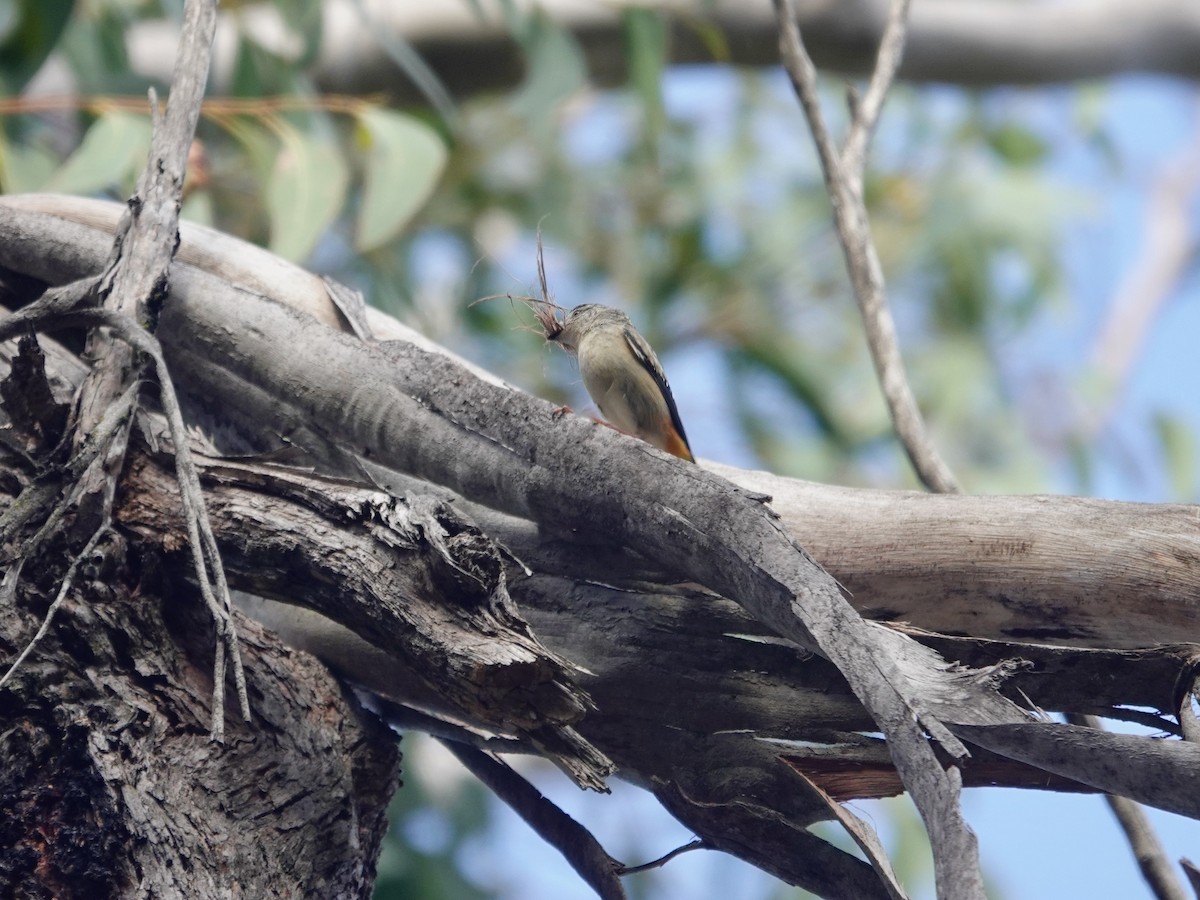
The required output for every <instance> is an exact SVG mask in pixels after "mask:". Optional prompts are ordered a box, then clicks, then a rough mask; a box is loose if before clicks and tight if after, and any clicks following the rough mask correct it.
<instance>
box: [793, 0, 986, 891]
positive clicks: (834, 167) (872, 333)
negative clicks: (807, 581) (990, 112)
mask: <svg viewBox="0 0 1200 900" xmlns="http://www.w3.org/2000/svg"><path fill="white" fill-rule="evenodd" d="M774 3H775V11H776V17H777V19H778V21H779V29H780V53H781V56H782V59H783V64H784V68H785V69H786V71H787V73H788V77H789V78H790V79H791V82H792V86H793V88H794V89H795V92H796V95H797V97H798V98H799V100H800V105H801V107H802V108H803V110H804V114H805V117H806V118H807V119H808V123H809V127H810V129H811V130H812V133H813V139H814V141H815V142H816V145H817V152H818V156H819V158H820V160H821V168H822V171H823V173H824V177H825V185H826V188H827V190H828V192H829V197H830V200H831V202H832V206H833V214H834V223H835V228H836V230H837V234H838V240H839V241H840V243H841V245H842V252H843V254H844V256H845V258H846V267H847V270H848V272H849V275H850V281H851V283H852V284H853V286H854V295H855V298H856V299H857V301H858V308H859V313H860V315H861V317H862V320H863V328H864V331H865V333H866V336H867V345H868V347H869V348H870V352H871V359H872V362H873V363H874V365H875V373H876V376H877V377H878V379H879V383H880V386H881V388H882V390H883V395H884V399H885V400H886V401H887V405H888V411H889V414H890V415H891V418H892V423H893V425H894V427H895V429H896V435H897V437H898V438H899V439H900V443H901V445H902V446H903V447H904V449H905V452H906V453H907V454H908V458H909V460H910V462H911V463H912V465H913V468H914V469H915V470H916V472H917V476H918V477H919V478H920V479H921V481H922V482H923V483H924V484H925V486H926V487H928V488H929V489H930V490H932V491H936V492H938V493H956V492H958V490H959V487H958V482H957V481H956V480H955V478H954V475H953V473H952V472H951V471H950V469H949V467H948V466H947V465H946V463H945V462H944V461H943V460H942V458H941V456H940V454H939V453H938V451H937V448H936V447H935V446H934V444H933V441H932V440H931V438H930V437H929V434H928V431H927V429H926V427H925V423H924V420H923V419H922V417H921V412H920V410H919V409H918V407H917V403H916V399H915V398H914V397H913V393H912V389H911V387H910V386H909V383H908V377H907V374H906V372H905V368H904V360H903V358H902V356H901V355H900V347H899V340H898V338H897V335H896V325H895V321H894V320H893V319H892V315H891V311H890V310H889V308H888V305H887V297H886V293H885V286H884V278H883V268H882V266H881V264H880V262H879V255H878V253H877V252H876V250H875V245H874V242H873V241H872V239H871V233H870V227H869V224H868V221H867V211H866V204H865V202H864V200H863V190H862V184H863V167H864V164H865V157H866V149H867V146H868V143H869V141H870V136H871V132H872V131H873V129H874V126H875V123H876V121H877V120H878V117H879V113H880V110H881V109H882V106H883V100H884V98H885V96H886V94H887V89H888V86H889V85H890V84H891V80H892V77H893V76H894V74H895V71H896V68H897V66H898V65H899V61H900V56H901V51H902V49H903V46H904V31H905V21H906V19H905V16H906V13H907V10H908V5H909V0H893V2H892V12H891V15H890V16H889V19H888V25H887V30H886V32H885V35H884V38H883V41H882V43H881V45H880V48H879V54H878V58H877V60H876V65H875V71H874V74H873V75H872V78H871V82H870V86H869V87H868V90H867V95H866V96H865V97H863V98H861V99H857V98H854V99H852V103H851V110H852V124H851V126H850V133H849V137H848V138H847V141H846V145H845V148H844V150H843V152H842V153H841V154H839V153H838V152H837V150H836V148H835V147H834V142H833V138H832V137H831V136H830V133H829V129H828V127H827V126H826V123H825V118H824V115H823V114H822V112H821V103H820V97H819V95H818V92H817V73H816V67H815V66H814V65H813V62H812V60H811V58H810V57H809V56H808V53H807V51H806V50H805V48H804V43H803V41H802V39H801V37H800V29H799V27H798V25H797V23H796V16H795V10H794V8H793V6H792V3H791V0H774ZM880 724H881V725H885V724H886V723H884V722H883V721H882V720H880ZM885 732H886V733H887V737H888V748H889V751H890V753H891V754H892V757H893V760H894V762H895V764H896V769H897V772H899V774H900V777H901V780H902V781H903V783H904V785H905V787H906V789H907V790H908V791H909V794H910V796H911V797H912V799H913V802H914V803H915V804H916V806H917V809H918V810H919V811H920V813H921V816H922V819H923V820H924V822H925V827H926V829H927V831H928V833H929V839H930V844H931V846H932V848H933V858H934V870H935V876H936V880H937V886H938V895H939V896H955V897H964V898H965V897H979V898H982V897H983V896H984V890H983V876H982V874H981V872H980V868H979V847H978V843H977V841H976V840H975V836H974V834H973V833H972V832H971V830H970V828H968V827H967V824H966V822H965V821H963V818H962V809H961V788H962V778H961V773H960V772H959V770H958V769H957V768H955V767H951V768H950V769H948V770H946V771H945V772H944V773H943V772H942V771H941V770H940V767H938V765H937V764H936V763H932V767H931V760H930V759H929V758H928V757H927V756H925V755H924V754H921V753H920V752H919V750H918V748H917V747H916V746H915V745H912V744H910V743H909V742H907V741H901V740H900V738H901V736H902V732H899V731H898V730H896V731H893V730H891V729H888V728H886V727H885ZM935 736H936V735H935ZM934 769H936V771H934ZM943 776H944V777H943ZM864 831H866V832H867V833H869V829H865V828H864Z"/></svg>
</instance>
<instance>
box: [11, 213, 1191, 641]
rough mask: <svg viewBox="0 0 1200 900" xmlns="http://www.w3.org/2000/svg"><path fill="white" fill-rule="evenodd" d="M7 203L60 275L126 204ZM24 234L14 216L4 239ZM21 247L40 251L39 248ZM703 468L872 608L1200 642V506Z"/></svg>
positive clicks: (287, 279) (944, 626)
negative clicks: (764, 508) (740, 491)
mask: <svg viewBox="0 0 1200 900" xmlns="http://www.w3.org/2000/svg"><path fill="white" fill-rule="evenodd" d="M6 207H7V208H10V209H12V210H14V211H17V210H20V211H24V212H28V213H34V214H36V215H37V216H40V217H45V220H46V221H45V223H44V226H45V227H44V228H42V229H41V231H40V232H38V231H37V230H36V229H35V228H34V227H33V224H34V223H33V222H32V221H30V220H22V228H23V229H24V231H23V234H24V235H25V237H26V238H27V239H29V240H38V241H43V242H45V245H46V252H45V253H44V254H42V256H43V257H44V258H45V259H48V260H53V261H54V264H53V266H50V267H47V269H45V270H43V271H41V272H31V273H30V274H34V275H36V276H38V277H43V278H47V279H50V280H54V281H56V282H62V281H66V280H71V279H73V278H77V277H82V276H83V275H84V274H86V273H88V272H90V271H93V269H92V268H91V267H90V266H92V265H94V262H93V259H94V253H92V252H84V247H83V245H84V244H87V243H88V238H87V235H86V233H84V234H81V235H80V236H79V237H78V238H76V239H74V240H73V241H71V242H67V243H66V245H64V243H63V242H62V241H61V238H58V237H56V234H55V232H56V228H57V227H58V226H57V225H56V223H55V221H54V220H62V221H70V222H76V223H79V224H82V225H86V226H87V227H88V228H89V230H92V229H94V232H93V233H92V235H91V240H93V241H94V242H97V244H101V245H102V244H103V242H105V241H107V240H108V239H109V238H108V237H107V232H108V231H109V230H111V229H112V228H113V227H115V225H116V222H117V220H118V218H119V213H120V206H119V205H117V204H113V203H106V202H103V201H95V200H86V199H83V198H75V197H62V196H58V195H15V196H10V197H0V210H2V209H4V208H6ZM58 224H61V222H60V223H58ZM181 229H182V233H183V237H184V244H183V246H182V247H181V251H180V259H181V260H183V261H184V262H185V263H186V264H187V265H189V266H191V265H196V266H200V267H203V268H202V271H214V272H216V273H217V274H220V275H222V276H223V277H228V278H230V279H233V280H235V281H237V282H238V283H245V284H248V285H250V286H252V288H253V289H255V290H258V291H261V292H262V293H263V294H264V296H268V297H272V298H273V299H276V300H278V301H279V302H282V303H286V304H287V305H289V306H292V307H293V308H296V309H299V310H301V311H303V312H306V313H308V314H309V315H312V316H314V317H316V318H317V319H319V320H320V321H323V322H326V323H327V324H329V325H332V326H335V327H339V328H341V327H343V324H344V323H343V321H342V319H341V314H340V313H338V311H337V309H336V307H335V306H334V305H333V303H332V302H331V300H330V299H329V295H328V291H327V290H326V289H325V287H324V285H323V284H322V282H321V281H320V279H318V278H316V277H315V276H313V275H311V274H310V273H308V272H305V271H304V270H303V269H300V268H299V267H297V266H293V265H291V264H289V263H285V262H283V261H281V260H279V259H278V258H277V257H275V256H273V255H272V254H269V253H267V252H266V251H264V250H262V249H261V248H258V247H254V246H253V245H250V244H247V243H246V242H244V241H240V240H238V239H236V238H233V237H230V236H229V235H225V234H222V233H220V232H216V231H213V230H212V229H207V228H203V227H202V226H198V225H194V224H190V223H183V224H182V226H181ZM10 234H11V231H10V230H9V229H7V228H6V226H5V223H4V222H2V221H0V235H3V237H4V240H5V242H6V244H5V246H6V247H7V246H8V244H7V241H8V239H9V237H10ZM74 244H78V245H79V246H74ZM9 249H11V248H9ZM0 252H8V251H7V250H3V249H0ZM22 256H23V258H26V259H28V258H38V254H37V253H36V252H32V251H26V252H25V253H23V254H22ZM368 314H369V316H370V321H371V325H372V328H373V329H375V331H376V333H377V334H378V335H379V336H380V337H383V338H395V339H398V340H407V341H412V342H414V343H417V344H418V345H420V346H423V347H425V348H432V349H435V350H438V351H439V352H441V353H443V354H445V355H448V356H449V355H450V354H448V353H446V351H444V350H442V349H441V348H440V347H438V346H437V345H436V344H433V343H432V342H430V341H429V340H428V339H427V338H424V337H423V336H421V335H419V334H418V333H417V332H414V331H413V330H412V329H409V328H407V327H406V326H403V325H401V324H400V323H398V322H396V321H395V320H394V319H391V318H390V317H388V316H386V315H384V314H382V313H380V312H379V311H377V310H373V309H369V310H368ZM451 358H455V357H453V356H451ZM455 359H457V358H455ZM457 361H459V362H462V360H457ZM466 365H468V367H469V368H471V370H472V372H474V373H475V374H477V375H480V374H481V370H479V369H478V367H474V366H470V365H469V364H466ZM483 374H486V373H483ZM487 378H488V380H489V381H491V382H492V383H496V384H498V383H502V382H500V380H499V379H496V378H495V376H487ZM701 465H703V466H705V467H706V468H709V469H711V470H712V471H714V472H716V473H718V474H720V475H722V476H724V477H726V478H728V479H729V480H731V481H733V482H734V483H736V484H739V485H742V486H743V487H746V488H747V489H751V490H756V491H761V492H762V493H764V494H768V495H770V496H771V497H772V498H773V499H772V502H771V506H772V508H773V509H775V510H776V511H777V512H778V513H779V514H780V516H781V517H782V521H783V522H784V524H786V526H787V527H788V529H789V530H790V532H791V533H792V534H793V536H794V537H795V538H796V540H797V541H799V542H800V543H801V544H802V545H803V546H804V547H805V548H806V549H808V550H809V552H810V553H812V555H813V556H814V558H816V560H817V561H818V562H820V563H821V564H822V565H823V566H824V567H825V568H826V569H827V570H828V571H829V572H830V573H831V574H832V575H833V576H834V577H835V578H836V579H837V580H838V581H839V582H840V583H841V584H842V585H843V586H845V587H846V588H847V590H849V591H850V594H851V602H852V603H853V604H854V605H855V607H856V608H857V609H859V610H860V611H861V612H862V613H863V614H864V615H866V616H868V617H871V618H876V619H881V620H885V621H906V622H910V623H912V624H914V625H916V626H919V627H921V628H924V629H927V630H929V631H937V632H941V633H946V634H961V635H971V636H974V637H981V638H989V639H995V640H1011V641H1028V642H1039V643H1047V644H1065V645H1075V646H1091V647H1109V648H1138V647H1152V646H1155V645H1158V644H1174V643H1184V642H1189V641H1200V599H1198V598H1200V507H1196V506H1189V505H1179V504H1138V503H1124V502H1117V501H1106V500H1095V499H1084V498H1075V497H1049V496H1034V497H1019V496H1018V497H1012V496H1008V497H1006V496H990V497H979V496H932V495H928V494H921V493H918V492H913V491H881V490H869V489H859V488H846V487H838V486H833V485H823V484H817V483H814V482H805V481H800V480H797V479H790V478H783V477H781V476H778V475H773V474H771V473H767V472H758V471H751V470H742V469H736V468H733V467H731V466H725V465H721V464H718V463H713V462H711V461H701Z"/></svg>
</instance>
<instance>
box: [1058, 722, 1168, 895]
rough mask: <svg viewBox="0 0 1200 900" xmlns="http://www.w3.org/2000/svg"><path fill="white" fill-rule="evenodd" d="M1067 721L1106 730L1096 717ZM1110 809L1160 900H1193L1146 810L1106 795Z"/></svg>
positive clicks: (1135, 804) (1125, 799)
mask: <svg viewBox="0 0 1200 900" xmlns="http://www.w3.org/2000/svg"><path fill="white" fill-rule="evenodd" d="M1067 721H1068V722H1070V723H1072V724H1073V725H1083V726H1086V727H1088V728H1095V729H1098V730H1100V731H1103V730H1104V725H1103V724H1102V723H1101V721H1100V720H1099V719H1098V718H1096V717H1095V716H1088V715H1078V714H1071V715H1068V716H1067ZM1104 799H1105V800H1106V801H1107V802H1108V808H1109V809H1111V810H1112V814H1113V816H1114V817H1115V818H1116V820H1117V824H1118V825H1120V826H1121V831H1123V832H1124V833H1125V839H1126V840H1127V841H1129V848H1130V849H1131V850H1132V851H1133V855H1134V857H1135V858H1136V859H1137V863H1138V868H1140V869H1141V870H1142V877H1143V878H1145V879H1146V884H1147V885H1149V887H1150V890H1151V891H1152V892H1153V893H1154V896H1155V897H1157V898H1158V900H1189V897H1188V893H1187V891H1186V890H1185V889H1184V886H1183V883H1182V882H1181V881H1180V880H1179V876H1178V875H1176V873H1175V869H1174V867H1173V866H1172V865H1171V861H1170V860H1169V859H1168V858H1167V852H1166V849H1165V848H1164V847H1163V845H1162V843H1161V842H1160V841H1159V839H1158V836H1157V835H1156V834H1155V833H1154V828H1153V827H1152V826H1151V825H1150V820H1149V819H1147V818H1146V814H1145V813H1144V812H1142V808H1141V807H1140V806H1139V805H1138V804H1137V803H1135V802H1134V801H1132V800H1130V799H1129V798H1128V797H1118V796H1116V795H1114V794H1105V795H1104Z"/></svg>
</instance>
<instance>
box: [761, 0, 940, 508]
mask: <svg viewBox="0 0 1200 900" xmlns="http://www.w3.org/2000/svg"><path fill="white" fill-rule="evenodd" d="M908 2H909V0H894V2H893V7H892V14H891V16H890V17H889V19H888V31H887V34H886V35H885V39H884V42H883V44H882V45H881V46H880V52H879V58H878V65H877V70H876V73H875V75H874V76H873V77H872V79H871V85H870V87H869V89H868V93H867V96H866V97H865V98H863V100H862V101H861V102H860V103H858V104H856V106H857V110H856V113H855V115H854V121H853V122H852V124H851V128H850V137H849V139H848V140H847V143H846V149H845V151H844V152H843V153H841V154H839V153H838V151H837V149H836V147H835V146H834V143H833V138H832V137H831V136H830V134H829V129H828V127H827V126H826V124H825V117H824V115H823V114H822V112H821V102H820V97H819V95H818V91H817V70H816V67H815V66H814V65H813V62H812V59H810V58H809V56H808V53H807V51H806V50H805V49H804V42H803V40H802V39H801V37H800V29H799V27H798V26H797V24H796V17H795V12H794V10H793V8H792V4H791V2H790V0H775V9H776V13H777V15H778V18H779V28H780V53H781V55H782V58H783V65H784V68H785V69H786V70H787V73H788V77H789V78H790V79H791V82H792V87H793V88H794V90H795V92H796V96H797V97H798V98H799V100H800V105H801V107H802V108H803V110H804V115H805V117H806V118H807V119H808V124H809V128H810V129H811V131H812V134H813V140H814V141H815V143H816V145H817V155H818V157H819V158H820V160H821V169H822V171H823V173H824V176H825V185H826V188H827V189H828V191H829V198H830V201H831V203H832V205H833V216H834V225H835V228H836V230H837V234H838V240H839V242H840V243H841V245H842V252H843V254H844V255H845V257H846V267H847V269H848V271H849V274H850V281H851V284H852V285H853V286H854V296H855V298H856V299H857V301H858V308H859V314H860V315H861V317H862V320H863V328H864V331H865V332H866V336H867V346H868V347H869V348H870V351H871V360H872V362H873V363H874V365H875V374H876V377H877V378H878V379H879V383H880V386H881V388H882V390H883V396H884V399H885V400H886V401H887V405H888V412H889V414H890V415H891V419H892V424H893V426H894V427H895V429H896V436H897V437H898V438H899V440H900V443H901V445H902V446H903V447H904V450H905V452H906V453H907V454H908V458H909V460H910V461H911V463H912V466H913V468H914V469H915V470H916V473H917V476H918V477H919V478H920V479H921V482H922V483H923V484H924V485H925V486H926V487H927V488H929V489H930V490H931V491H935V492H938V493H957V492H958V491H959V486H958V482H957V481H956V480H955V478H954V474H953V473H952V472H951V471H950V468H949V466H947V465H946V463H945V461H944V460H943V459H942V458H941V455H940V454H939V453H938V451H937V448H936V447H935V446H934V444H933V441H932V440H931V439H930V437H929V433H928V429H927V428H926V426H925V421H924V419H923V418H922V416H921V411H920V409H919V408H918V406H917V401H916V398H915V397H914V396H913V393H912V388H911V387H910V386H909V383H908V375H907V373H906V372H905V368H904V359H903V357H902V356H901V355H900V343H899V339H898V337H897V335H896V323H895V321H894V320H893V319H892V314H891V311H890V310H889V309H888V305H887V296H886V292H885V285H884V279H883V268H882V266H881V264H880V262H879V254H878V253H877V252H876V250H875V244H874V242H873V241H872V239H871V233H870V226H869V225H868V221H867V211H866V206H865V204H864V202H863V197H862V166H863V161H864V156H865V153H866V147H867V143H868V141H869V139H870V135H871V131H872V130H873V128H874V124H875V122H876V120H877V118H878V115H879V109H880V107H881V105H882V103H883V98H884V95H885V94H886V91H887V87H888V85H889V84H890V83H891V79H892V76H893V74H894V72H895V68H896V66H898V65H899V58H900V53H901V50H902V49H903V44H904V25H905V19H904V16H903V14H902V13H903V11H904V10H906V9H907V6H908Z"/></svg>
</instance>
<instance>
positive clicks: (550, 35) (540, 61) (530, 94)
mask: <svg viewBox="0 0 1200 900" xmlns="http://www.w3.org/2000/svg"><path fill="white" fill-rule="evenodd" d="M517 37H518V40H519V41H520V43H521V46H522V48H523V49H524V50H525V56H526V59H527V64H528V67H529V68H528V74H527V75H526V77H525V82H524V83H523V84H522V85H521V88H520V90H518V91H517V94H516V96H515V97H514V98H513V109H514V111H515V112H516V113H517V114H518V115H520V116H523V117H524V118H526V119H528V120H529V121H530V122H531V123H533V124H535V125H536V124H543V123H546V122H548V121H549V120H550V116H551V115H552V114H553V113H554V111H555V107H557V105H558V104H559V102H560V101H562V100H564V99H565V98H566V97H568V96H570V95H571V94H572V93H574V92H575V91H576V90H578V89H579V88H581V87H583V85H584V83H585V82H586V80H587V66H586V65H585V63H584V59H583V51H582V50H581V49H580V48H579V43H578V42H577V41H576V40H575V38H574V37H573V36H572V35H571V34H570V33H569V32H568V31H567V30H566V29H564V28H563V27H562V26H560V25H558V24H556V23H555V22H554V21H553V20H551V19H550V18H549V17H548V16H547V15H546V14H545V13H543V12H541V11H539V12H537V13H535V14H534V15H532V16H531V17H530V21H529V22H528V25H527V27H526V28H525V29H524V32H523V33H522V34H518V35H517Z"/></svg>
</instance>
